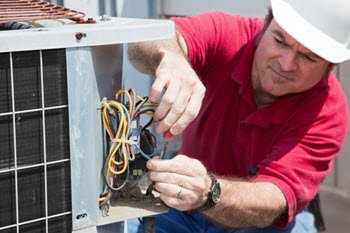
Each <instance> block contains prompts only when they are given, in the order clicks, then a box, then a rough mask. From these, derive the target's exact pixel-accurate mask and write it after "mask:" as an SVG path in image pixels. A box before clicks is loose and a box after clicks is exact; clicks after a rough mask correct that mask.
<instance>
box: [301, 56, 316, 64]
mask: <svg viewBox="0 0 350 233" xmlns="http://www.w3.org/2000/svg"><path fill="white" fill-rule="evenodd" d="M303 56H304V58H305V59H307V60H308V61H311V62H316V60H314V59H312V58H311V57H309V56H308V55H306V54H304V55H303Z"/></svg>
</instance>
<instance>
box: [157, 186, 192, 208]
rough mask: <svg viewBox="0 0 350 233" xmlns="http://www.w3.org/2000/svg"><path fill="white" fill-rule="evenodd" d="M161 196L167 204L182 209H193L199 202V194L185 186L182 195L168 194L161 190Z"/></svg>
mask: <svg viewBox="0 0 350 233" xmlns="http://www.w3.org/2000/svg"><path fill="white" fill-rule="evenodd" d="M178 187H179V186H178ZM178 192H179V191H178ZM160 198H161V199H162V200H163V202H164V203H165V204H166V205H168V206H170V207H173V208H176V209H178V210H181V211H186V210H190V209H193V207H194V206H195V205H196V204H197V202H198V195H197V194H196V193H194V192H192V191H189V190H187V189H184V188H182V190H181V193H180V196H178V197H175V195H167V194H166V193H164V192H160Z"/></svg>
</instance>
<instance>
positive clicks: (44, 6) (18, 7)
mask: <svg viewBox="0 0 350 233" xmlns="http://www.w3.org/2000/svg"><path fill="white" fill-rule="evenodd" d="M84 17H85V14H84V13H82V12H78V11H74V10H70V9H68V8H65V7H62V6H58V5H55V4H52V3H49V2H45V1H40V0H0V23H13V22H21V21H32V20H42V19H71V20H74V21H76V22H78V23H83V22H84V20H83V18H84Z"/></svg>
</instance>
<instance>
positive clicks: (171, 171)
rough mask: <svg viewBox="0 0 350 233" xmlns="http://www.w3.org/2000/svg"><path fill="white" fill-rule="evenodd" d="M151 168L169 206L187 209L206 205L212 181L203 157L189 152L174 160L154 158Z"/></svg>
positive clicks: (149, 173) (159, 189)
mask: <svg viewBox="0 0 350 233" xmlns="http://www.w3.org/2000/svg"><path fill="white" fill-rule="evenodd" d="M147 168H148V169H149V170H150V171H149V172H148V177H149V178H150V179H151V180H152V181H154V182H155V188H156V190H157V191H159V192H160V198H161V199H162V200H163V201H164V203H165V204H167V205H168V206H170V207H173V208H175V209H178V210H180V211H187V210H192V209H197V208H199V207H201V206H203V205H204V203H205V201H206V200H207V196H208V192H209V191H210V190H209V189H210V187H211V182H212V181H211V179H210V177H209V176H208V174H207V170H206V168H205V167H204V166H203V164H202V163H201V162H200V161H198V160H196V159H191V158H189V157H187V156H185V155H178V156H176V157H174V158H173V159H170V160H160V159H158V158H153V159H151V160H149V161H148V162H147Z"/></svg>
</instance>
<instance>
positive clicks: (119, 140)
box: [111, 138, 137, 146]
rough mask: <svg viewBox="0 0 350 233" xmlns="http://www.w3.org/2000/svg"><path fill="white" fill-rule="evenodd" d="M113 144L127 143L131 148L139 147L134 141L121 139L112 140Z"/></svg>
mask: <svg viewBox="0 0 350 233" xmlns="http://www.w3.org/2000/svg"><path fill="white" fill-rule="evenodd" d="M111 141H112V142H122V143H127V144H129V145H130V146H131V145H137V142H135V141H134V140H128V139H121V138H115V139H112V140H111Z"/></svg>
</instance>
